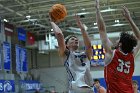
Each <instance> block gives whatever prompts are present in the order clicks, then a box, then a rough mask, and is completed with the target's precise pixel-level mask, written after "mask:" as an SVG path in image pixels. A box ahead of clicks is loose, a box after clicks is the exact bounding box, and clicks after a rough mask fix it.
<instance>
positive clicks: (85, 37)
mask: <svg viewBox="0 0 140 93" xmlns="http://www.w3.org/2000/svg"><path fill="white" fill-rule="evenodd" d="M75 19H76V21H77V25H78V27H79V28H80V29H81V33H82V36H83V40H84V44H85V49H86V54H87V56H88V59H89V60H90V59H91V56H92V47H91V41H90V39H89V36H88V33H87V31H86V30H85V28H84V25H83V24H82V22H81V21H80V18H79V17H78V16H77V15H75Z"/></svg>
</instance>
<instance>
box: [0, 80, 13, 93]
mask: <svg viewBox="0 0 140 93" xmlns="http://www.w3.org/2000/svg"><path fill="white" fill-rule="evenodd" d="M5 92H15V82H14V80H0V93H5Z"/></svg>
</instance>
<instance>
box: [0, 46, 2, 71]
mask: <svg viewBox="0 0 140 93" xmlns="http://www.w3.org/2000/svg"><path fill="white" fill-rule="evenodd" d="M0 70H2V51H1V48H0Z"/></svg>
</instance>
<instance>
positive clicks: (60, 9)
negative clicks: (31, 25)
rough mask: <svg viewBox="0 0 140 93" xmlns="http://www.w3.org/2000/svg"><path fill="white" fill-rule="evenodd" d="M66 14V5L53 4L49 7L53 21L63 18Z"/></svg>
mask: <svg viewBox="0 0 140 93" xmlns="http://www.w3.org/2000/svg"><path fill="white" fill-rule="evenodd" d="M66 16H67V10H66V7H65V6H64V5H62V4H55V5H53V6H52V7H51V9H50V17H51V18H52V20H53V21H60V20H64V18H65V17H66Z"/></svg>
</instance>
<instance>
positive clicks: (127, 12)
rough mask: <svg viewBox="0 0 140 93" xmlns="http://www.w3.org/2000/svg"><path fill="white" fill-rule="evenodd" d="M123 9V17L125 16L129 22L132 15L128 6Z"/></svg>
mask: <svg viewBox="0 0 140 93" xmlns="http://www.w3.org/2000/svg"><path fill="white" fill-rule="evenodd" d="M122 8H123V11H122V15H123V16H124V17H125V18H126V19H127V20H130V18H131V15H130V12H129V10H128V9H127V7H126V6H123V7H122Z"/></svg>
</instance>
